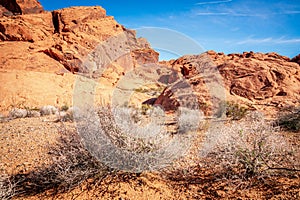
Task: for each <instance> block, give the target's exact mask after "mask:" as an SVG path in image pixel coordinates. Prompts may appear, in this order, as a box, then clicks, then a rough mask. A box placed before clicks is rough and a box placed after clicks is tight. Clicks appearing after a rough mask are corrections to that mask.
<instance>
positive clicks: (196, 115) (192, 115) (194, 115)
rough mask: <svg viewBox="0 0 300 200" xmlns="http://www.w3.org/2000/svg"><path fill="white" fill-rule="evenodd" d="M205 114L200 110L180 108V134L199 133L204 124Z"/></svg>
mask: <svg viewBox="0 0 300 200" xmlns="http://www.w3.org/2000/svg"><path fill="white" fill-rule="evenodd" d="M203 118H204V114H203V112H202V111H200V110H198V109H194V110H193V109H189V108H186V107H180V108H179V118H178V126H179V133H186V132H188V131H197V130H198V129H199V128H200V126H201V125H203V124H201V122H202V123H203V121H204V120H203Z"/></svg>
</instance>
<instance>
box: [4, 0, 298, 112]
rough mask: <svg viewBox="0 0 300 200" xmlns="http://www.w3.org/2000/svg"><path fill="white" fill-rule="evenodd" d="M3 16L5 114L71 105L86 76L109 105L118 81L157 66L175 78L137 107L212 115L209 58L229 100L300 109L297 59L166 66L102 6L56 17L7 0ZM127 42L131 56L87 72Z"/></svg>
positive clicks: (187, 60) (183, 61)
mask: <svg viewBox="0 0 300 200" xmlns="http://www.w3.org/2000/svg"><path fill="white" fill-rule="evenodd" d="M0 17H1V18H0V41H1V43H0V52H1V54H0V62H1V65H0V79H1V82H2V84H1V85H0V91H1V97H0V102H1V103H0V111H6V110H8V109H10V108H11V107H40V106H43V105H55V106H62V105H64V104H68V105H71V104H72V95H73V94H72V92H73V89H74V85H75V83H74V82H75V80H76V78H77V77H78V75H83V76H86V77H90V78H94V79H97V80H99V83H101V86H100V87H99V88H97V92H98V93H99V94H98V93H97V92H96V93H97V94H98V96H97V95H96V97H95V101H96V103H97V102H103V101H106V102H109V98H110V97H111V95H112V92H113V90H114V89H115V86H116V85H117V83H118V80H120V79H121V78H122V77H123V76H124V74H126V72H128V71H131V70H133V69H135V68H137V67H139V66H141V65H144V64H147V63H148V64H150V63H155V64H156V65H158V66H161V68H168V69H172V70H173V72H172V73H171V74H170V73H169V74H168V73H162V74H160V76H161V78H159V79H158V80H163V81H162V82H163V85H164V86H165V89H164V90H162V93H161V94H160V95H158V96H151V95H150V96H149V95H144V97H143V98H140V99H139V102H138V103H137V104H139V103H140V104H141V103H142V102H145V101H147V100H148V99H153V98H157V99H154V100H153V101H151V102H152V103H151V104H159V105H162V106H163V107H164V108H165V109H166V110H176V109H177V108H178V106H179V105H180V104H184V103H183V102H189V100H188V99H189V98H190V97H191V96H193V95H196V97H197V101H198V102H197V104H199V105H197V106H199V108H201V109H202V110H203V111H204V113H206V114H211V113H210V111H211V107H212V105H213V101H214V100H213V99H212V97H211V95H210V93H209V89H208V88H207V86H206V85H207V82H209V81H212V82H213V81H215V80H212V79H211V80H210V79H209V78H207V77H206V78H204V77H203V74H201V69H202V68H203V66H204V65H203V63H204V60H205V59H206V60H207V59H209V62H210V65H213V66H214V67H217V69H218V70H219V72H220V74H221V76H222V78H223V80H222V81H223V83H221V82H220V83H218V84H224V87H225V89H226V91H225V93H226V101H233V102H236V103H238V104H241V105H244V106H246V107H247V108H249V109H258V110H261V111H264V112H265V113H267V114H271V115H273V114H276V112H277V111H278V109H280V108H282V107H285V106H289V105H294V106H296V105H299V101H300V74H299V71H300V66H299V55H298V56H296V57H295V58H293V59H290V58H288V57H285V56H281V55H278V54H277V53H266V54H264V53H254V52H244V53H242V54H228V55H225V54H223V53H217V52H214V51H208V52H205V53H204V54H201V55H192V56H183V57H181V58H178V59H176V60H171V61H164V62H160V63H159V62H158V53H157V52H155V51H154V50H153V49H152V48H151V47H150V44H149V43H148V42H147V41H146V39H143V38H136V36H135V31H132V30H128V29H126V28H125V27H124V26H122V25H121V24H119V23H117V22H116V21H115V19H114V18H113V17H112V16H107V15H106V11H105V10H104V9H103V8H102V7H100V6H92V7H71V8H65V9H60V10H55V11H52V12H48V11H44V10H43V8H42V6H41V5H40V3H39V2H38V1H35V0H22V1H21V0H14V1H7V0H0ZM122 35H123V36H124V35H125V36H126V37H127V39H128V38H129V39H128V41H129V43H130V46H131V47H130V49H129V51H128V49H127V50H126V49H125V50H124V52H123V54H122V55H121V54H120V55H119V56H117V57H116V58H114V59H113V60H111V62H109V63H105V68H103V69H99V68H101V67H103V66H100V65H101V63H100V64H99V63H97V62H94V63H96V64H97V65H98V66H95V67H94V68H90V67H89V68H88V69H87V68H86V60H87V58H89V57H91V56H93V55H96V50H97V47H98V46H99V45H100V46H101V45H102V49H103V48H104V47H105V48H106V47H107V46H109V45H110V43H108V42H107V41H110V40H112V38H115V40H114V42H113V45H115V46H114V47H111V48H110V49H107V54H109V53H111V52H112V51H118V50H119V49H122V48H123V47H122V46H121V45H120V46H116V45H118V44H119V43H120V44H123V42H124V41H125V40H124V38H122V37H123V36H122ZM120 36H122V37H120ZM105 42H107V44H105ZM127 45H128V44H127ZM112 48H113V49H112ZM99 56H100V57H101V55H99ZM207 62H208V61H207ZM202 65H203V66H202ZM155 70H156V69H155ZM174 71H175V72H176V73H177V74H176V73H175V72H174ZM174 73H175V74H174ZM148 74H149V73H148ZM150 74H151V73H150ZM167 79H168V80H167ZM169 79H170V80H169ZM156 80H157V79H156ZM180 80H184V81H183V82H185V83H186V84H189V86H188V87H189V88H191V89H192V91H189V93H184V92H183V93H182V89H184V88H185V87H187V86H186V85H185V84H181V83H180ZM182 85H185V86H182ZM181 86H182V87H183V88H181ZM178 87H179V88H178ZM133 92H134V91H133ZM140 97H142V96H140ZM103 99H104V100H103ZM193 103H194V102H193Z"/></svg>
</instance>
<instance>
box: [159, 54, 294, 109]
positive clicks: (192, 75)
mask: <svg viewBox="0 0 300 200" xmlns="http://www.w3.org/2000/svg"><path fill="white" fill-rule="evenodd" d="M205 59H210V60H211V62H208V63H209V64H208V65H209V66H211V67H212V68H215V69H216V70H217V71H218V73H219V74H220V75H221V76H222V82H223V83H221V85H222V86H224V89H225V93H226V101H232V102H235V103H238V104H240V105H243V106H245V107H247V108H249V109H258V110H262V111H265V113H266V114H275V113H276V111H278V110H279V109H281V108H283V107H288V106H296V105H299V103H300V66H299V64H298V63H297V57H295V58H294V59H292V60H290V59H289V58H288V57H285V56H281V55H278V54H277V53H266V54H263V53H254V52H244V53H243V54H229V55H225V54H223V53H216V52H214V51H208V52H206V53H204V54H202V55H195V56H183V57H181V58H179V59H177V60H175V61H170V62H169V63H167V65H168V66H169V67H171V68H173V69H175V70H177V71H178V72H179V73H181V74H182V75H183V77H184V78H185V80H186V81H187V82H188V83H189V84H190V87H191V88H192V90H193V92H194V94H196V95H197V97H198V101H199V105H200V106H201V105H202V107H203V110H204V111H206V112H207V113H210V112H209V110H207V109H206V107H208V108H212V106H213V104H214V103H213V102H212V101H213V100H212V98H213V96H212V90H214V89H215V90H217V88H218V85H216V86H217V87H216V88H209V87H208V84H209V82H218V81H219V80H216V79H214V78H215V77H214V76H211V77H210V78H206V80H205V73H203V70H202V69H204V68H205V66H206V67H207V64H205V63H203V60H205ZM199 63H203V64H200V66H199ZM218 84H219V83H218ZM221 85H220V86H219V88H221ZM172 87H173V86H170V87H169V88H167V89H166V90H165V91H164V93H163V94H161V95H160V96H159V97H158V99H157V102H156V103H157V104H163V106H164V107H165V108H167V109H170V108H172V109H174V107H175V108H176V107H178V106H176V105H177V104H178V102H175V103H174V96H176V95H177V96H178V95H179V94H176V93H177V92H176V90H174V89H172V90H170V88H172ZM174 91H175V92H174Z"/></svg>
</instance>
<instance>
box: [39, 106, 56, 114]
mask: <svg viewBox="0 0 300 200" xmlns="http://www.w3.org/2000/svg"><path fill="white" fill-rule="evenodd" d="M57 111H58V109H57V108H56V107H55V106H51V105H47V106H43V107H41V108H40V113H41V115H42V116H44V115H54V114H55V113H56V112H57Z"/></svg>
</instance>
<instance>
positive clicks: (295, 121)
mask: <svg viewBox="0 0 300 200" xmlns="http://www.w3.org/2000/svg"><path fill="white" fill-rule="evenodd" d="M276 124H277V125H278V126H280V127H282V128H283V129H284V130H287V131H293V132H300V108H290V109H287V111H286V112H283V114H282V115H281V116H279V118H278V119H277V121H276Z"/></svg>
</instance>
